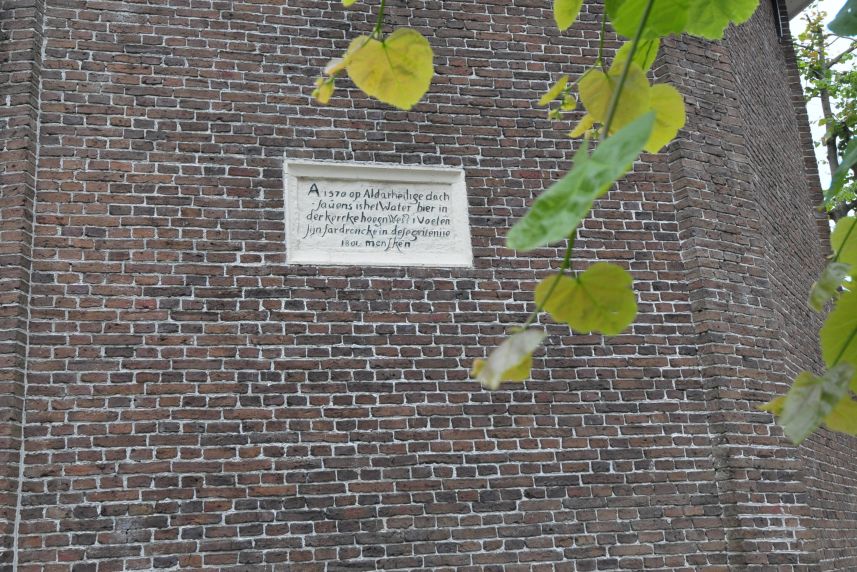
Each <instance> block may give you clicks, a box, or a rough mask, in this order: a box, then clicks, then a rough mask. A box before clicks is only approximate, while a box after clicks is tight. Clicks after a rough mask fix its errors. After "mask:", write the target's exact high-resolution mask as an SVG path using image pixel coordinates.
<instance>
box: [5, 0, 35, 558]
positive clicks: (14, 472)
mask: <svg viewBox="0 0 857 572" xmlns="http://www.w3.org/2000/svg"><path fill="white" fill-rule="evenodd" d="M40 16H41V15H40V13H39V6H38V5H37V3H36V2H35V1H34V0H3V1H2V2H0V100H2V105H0V567H6V566H8V565H10V564H11V562H12V556H13V552H12V545H13V543H14V540H13V536H14V527H15V511H16V507H17V504H18V503H17V500H18V476H19V469H20V458H19V455H20V451H21V425H22V411H23V395H24V376H25V373H24V372H25V370H26V366H25V361H26V351H27V350H26V345H27V344H26V340H27V314H28V296H29V291H30V259H31V249H32V242H33V236H32V230H33V220H32V215H33V197H34V191H35V164H36V156H37V154H38V151H37V145H36V137H35V134H36V129H37V128H36V123H37V115H38V108H39V103H38V81H39V67H40V57H39V48H40V47H41V32H40V25H39V22H40V21H41V17H40Z"/></svg>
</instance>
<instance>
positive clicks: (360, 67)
mask: <svg viewBox="0 0 857 572" xmlns="http://www.w3.org/2000/svg"><path fill="white" fill-rule="evenodd" d="M433 55H434V54H433V53H432V49H431V46H430V45H429V43H428V40H426V39H425V38H424V37H423V36H422V34H420V33H419V32H417V31H416V30H413V29H411V28H399V29H398V30H396V31H395V32H393V33H392V34H390V35H389V36H387V38H385V39H384V41H383V42H379V41H378V40H376V39H374V38H371V37H369V36H360V37H358V38H355V39H354V40H352V42H351V45H350V46H349V47H348V52H347V55H346V57H345V62H346V69H347V71H348V76H349V77H350V78H351V81H353V82H354V84H355V85H356V86H357V87H359V88H360V89H361V90H362V91H363V93H365V94H367V95H370V96H372V97H374V98H376V99H378V100H380V101H383V102H384V103H389V104H390V105H393V106H395V107H398V108H399V109H410V108H411V107H413V106H414V105H415V104H416V103H417V102H419V100H420V99H422V97H423V95H425V93H426V92H427V91H428V88H429V85H430V84H431V79H432V77H433V76H434V66H433V64H432V58H433Z"/></svg>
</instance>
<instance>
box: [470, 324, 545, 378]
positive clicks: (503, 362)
mask: <svg viewBox="0 0 857 572" xmlns="http://www.w3.org/2000/svg"><path fill="white" fill-rule="evenodd" d="M544 338H545V333H544V332H542V331H540V330H525V331H523V332H518V333H517V334H515V335H513V336H510V337H509V338H508V339H507V340H506V341H504V342H503V343H502V344H500V345H499V346H498V347H497V348H496V349H495V350H494V351H493V352H491V355H490V356H488V359H487V360H483V359H476V360H474V361H473V370H472V372H471V373H472V375H473V376H474V377H475V378H476V379H478V380H479V381H480V382H481V383H482V385H483V386H485V387H487V388H488V389H497V388H498V387H500V384H501V383H503V382H504V381H524V380H526V379H527V378H528V377H529V376H530V369H531V368H532V367H533V352H534V351H535V350H536V348H538V347H539V345H540V344H541V343H542V340H543V339H544Z"/></svg>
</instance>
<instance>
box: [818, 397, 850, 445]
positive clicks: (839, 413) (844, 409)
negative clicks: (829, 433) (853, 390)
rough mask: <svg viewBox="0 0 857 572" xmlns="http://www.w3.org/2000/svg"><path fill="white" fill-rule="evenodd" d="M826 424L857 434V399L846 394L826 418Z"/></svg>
mask: <svg viewBox="0 0 857 572" xmlns="http://www.w3.org/2000/svg"><path fill="white" fill-rule="evenodd" d="M824 424H825V425H826V426H827V428H828V429H832V430H833V431H840V432H842V433H848V434H849V435H857V401H854V400H853V399H851V398H850V397H848V396H847V395H846V396H845V397H844V398H842V400H841V401H840V402H839V403H838V404H836V407H834V408H833V411H831V412H830V414H829V415H828V416H827V417H825V418H824Z"/></svg>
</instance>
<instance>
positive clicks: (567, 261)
mask: <svg viewBox="0 0 857 572" xmlns="http://www.w3.org/2000/svg"><path fill="white" fill-rule="evenodd" d="M576 234H577V229H574V230H573V231H571V234H569V235H568V246H566V247H565V256H563V258H562V264H560V266H559V274H557V275H556V278H554V280H553V283H552V284H551V286H550V288H549V289H548V292H547V294H546V295H545V299H544V300H543V301H542V303H541V304H537V305H536V309H535V310H533V311H532V312H530V315H529V317H528V318H527V321H526V322H524V325H523V326H522V328H523V329H525V330H526V329H527V328H528V327H530V326H531V325H532V323H533V322H535V321H536V318H537V317H538V315H539V314H540V313H541V311H542V310H544V307H545V303H547V301H548V300H550V297H551V294H553V291H554V290H555V289H556V287H557V285H558V284H559V280H560V278H562V277H563V276H564V275H565V271H566V270H568V269H569V268H570V267H571V251H572V250H574V238H575V236H576Z"/></svg>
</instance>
